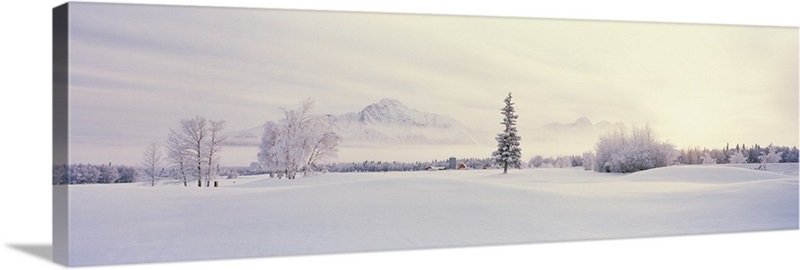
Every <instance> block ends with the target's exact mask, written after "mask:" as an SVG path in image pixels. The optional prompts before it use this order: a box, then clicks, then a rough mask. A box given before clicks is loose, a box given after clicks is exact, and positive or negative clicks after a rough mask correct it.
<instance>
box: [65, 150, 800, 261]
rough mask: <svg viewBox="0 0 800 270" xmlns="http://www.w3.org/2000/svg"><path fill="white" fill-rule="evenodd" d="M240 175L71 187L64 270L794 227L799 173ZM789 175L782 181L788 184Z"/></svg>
mask: <svg viewBox="0 0 800 270" xmlns="http://www.w3.org/2000/svg"><path fill="white" fill-rule="evenodd" d="M782 166H783V167H780V168H778V167H777V166H774V167H773V168H771V170H777V171H788V173H789V174H782V173H774V172H766V171H757V170H752V169H745V168H735V167H730V166H713V167H704V166H675V167H669V168H661V169H654V170H649V171H644V172H640V173H635V174H627V175H625V174H600V173H593V172H586V171H583V170H581V169H536V170H522V171H519V170H515V171H510V173H509V175H502V174H499V173H498V171H479V170H474V171H425V172H395V173H347V174H333V173H331V174H325V175H317V176H313V177H307V178H302V179H297V180H285V179H284V180H277V179H265V177H264V176H251V177H244V178H240V179H237V180H236V181H235V183H234V181H232V180H222V181H223V182H222V183H221V187H219V188H197V187H191V188H185V187H183V186H182V185H174V184H165V185H160V186H156V187H150V186H145V185H141V184H116V185H78V186H71V187H70V204H71V205H70V218H71V220H70V240H69V244H70V264H72V265H94V264H116V263H135V262H163V261H181V260H208V259H222V258H242V257H259V256H284V255H298V254H321V253H341V252H358V251H374V250H400V249H416V248H435V247H455V246H474V245H495V244H513V243H536V242H552V241H572V240H588V239H607V238H631V237H647V236H667V235H684V234H704V233H720V232H742V231H760V230H785V229H797V228H798V176H797V164H787V165H782ZM792 171H793V173H792Z"/></svg>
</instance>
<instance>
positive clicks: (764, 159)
mask: <svg viewBox="0 0 800 270" xmlns="http://www.w3.org/2000/svg"><path fill="white" fill-rule="evenodd" d="M758 160H759V161H761V163H778V162H780V161H781V155H780V154H778V153H775V147H772V146H771V145H770V146H769V152H768V153H763V154H761V155H759V156H758Z"/></svg>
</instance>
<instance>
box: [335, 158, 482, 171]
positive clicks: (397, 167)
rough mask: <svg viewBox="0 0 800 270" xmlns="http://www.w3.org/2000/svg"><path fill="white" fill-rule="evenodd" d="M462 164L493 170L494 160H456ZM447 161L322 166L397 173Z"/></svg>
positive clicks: (376, 162)
mask: <svg viewBox="0 0 800 270" xmlns="http://www.w3.org/2000/svg"><path fill="white" fill-rule="evenodd" d="M460 164H463V165H464V166H465V167H466V168H469V169H488V168H493V166H494V159H492V158H483V159H479V158H467V159H456V167H458V165H460ZM449 165H450V162H449V161H448V160H433V161H430V162H398V161H374V160H373V161H371V160H367V161H363V162H342V163H333V164H328V165H324V166H322V167H323V169H324V170H326V171H329V172H398V171H422V170H428V169H430V168H432V167H436V168H448V167H449Z"/></svg>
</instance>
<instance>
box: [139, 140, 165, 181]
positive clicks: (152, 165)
mask: <svg viewBox="0 0 800 270" xmlns="http://www.w3.org/2000/svg"><path fill="white" fill-rule="evenodd" d="M161 162H162V159H161V144H160V143H158V142H152V143H150V144H149V145H148V146H147V148H145V150H144V159H143V160H142V167H144V174H145V175H147V178H149V179H150V185H151V186H155V185H156V180H157V179H158V176H159V173H160V172H161Z"/></svg>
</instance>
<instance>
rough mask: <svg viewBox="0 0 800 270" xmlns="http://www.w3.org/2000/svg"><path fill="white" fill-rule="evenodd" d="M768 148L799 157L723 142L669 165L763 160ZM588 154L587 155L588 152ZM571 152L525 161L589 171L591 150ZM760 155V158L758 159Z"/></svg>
mask: <svg viewBox="0 0 800 270" xmlns="http://www.w3.org/2000/svg"><path fill="white" fill-rule="evenodd" d="M770 149H772V152H773V153H775V154H776V155H778V156H779V157H780V159H779V160H778V162H779V163H798V162H799V161H798V159H800V158H799V157H800V150H798V149H797V147H788V146H773V145H769V146H767V147H762V146H760V145H758V144H754V145H751V146H749V147H747V146H746V145H744V144H737V145H735V146H733V147H731V146H730V145H726V146H725V147H723V148H716V149H709V148H700V147H690V148H686V149H682V150H679V151H678V153H677V154H676V156H675V159H674V160H673V161H672V163H671V164H672V165H680V164H684V165H691V164H704V163H705V164H709V163H713V164H729V163H740V162H737V161H733V162H732V161H731V157H734V156H736V154H737V153H741V155H742V157H743V158H744V159H743V161H744V162H745V163H762V159H763V158H764V157H765V156H767V155H769V153H770ZM587 154H589V155H587ZM587 154H584V155H583V156H581V155H571V156H558V157H555V158H554V157H542V156H540V155H537V156H534V157H533V158H531V159H530V161H529V162H528V166H529V167H533V168H569V167H580V166H584V167H586V169H587V170H590V169H591V168H592V166H593V165H591V166H589V164H587V163H586V161H585V160H584V159H586V158H587V157H589V158H591V157H593V153H591V152H588V153H587ZM759 157H761V159H759Z"/></svg>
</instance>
